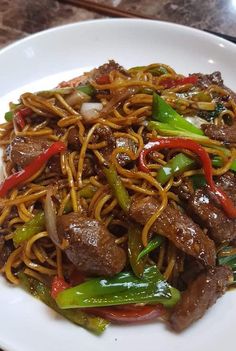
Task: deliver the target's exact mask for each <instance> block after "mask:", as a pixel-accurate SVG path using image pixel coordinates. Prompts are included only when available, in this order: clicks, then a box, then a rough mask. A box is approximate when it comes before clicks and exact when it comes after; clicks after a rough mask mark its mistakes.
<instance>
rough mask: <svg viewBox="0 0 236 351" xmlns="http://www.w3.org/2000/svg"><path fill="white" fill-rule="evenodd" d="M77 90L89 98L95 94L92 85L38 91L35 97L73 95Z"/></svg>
mask: <svg viewBox="0 0 236 351" xmlns="http://www.w3.org/2000/svg"><path fill="white" fill-rule="evenodd" d="M75 90H78V91H81V92H83V93H85V94H87V95H89V96H92V95H93V94H94V92H95V89H94V88H93V87H92V85H90V84H87V85H80V86H78V87H76V88H73V87H65V88H55V89H51V90H42V91H38V92H37V95H41V96H45V97H50V96H53V95H55V94H61V95H69V94H71V93H73V91H75Z"/></svg>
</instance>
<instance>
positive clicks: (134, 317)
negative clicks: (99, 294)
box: [86, 304, 166, 323]
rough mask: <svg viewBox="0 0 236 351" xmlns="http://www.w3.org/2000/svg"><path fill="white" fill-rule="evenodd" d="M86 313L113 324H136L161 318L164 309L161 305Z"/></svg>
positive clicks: (94, 309) (97, 309)
mask: <svg viewBox="0 0 236 351" xmlns="http://www.w3.org/2000/svg"><path fill="white" fill-rule="evenodd" d="M86 312H89V313H91V314H94V315H95V316H99V317H102V318H105V319H107V320H109V321H112V322H115V323H137V322H143V321H147V320H152V319H156V318H158V317H161V316H163V315H164V314H165V313H166V309H165V307H164V306H163V305H161V304H158V305H153V306H150V305H148V306H137V307H136V306H132V305H127V306H125V305H124V306H122V307H118V306H117V307H93V308H86Z"/></svg>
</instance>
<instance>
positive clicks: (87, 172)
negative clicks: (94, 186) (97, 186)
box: [83, 157, 96, 178]
mask: <svg viewBox="0 0 236 351" xmlns="http://www.w3.org/2000/svg"><path fill="white" fill-rule="evenodd" d="M95 174H96V173H95V165H94V162H93V160H92V158H90V157H85V159H84V165H83V177H84V178H88V177H91V176H93V175H95Z"/></svg>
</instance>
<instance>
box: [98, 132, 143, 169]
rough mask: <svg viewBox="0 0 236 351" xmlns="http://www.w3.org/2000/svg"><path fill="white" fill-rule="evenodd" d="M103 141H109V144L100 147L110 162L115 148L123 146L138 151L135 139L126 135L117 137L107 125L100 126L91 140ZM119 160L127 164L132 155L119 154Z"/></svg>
mask: <svg viewBox="0 0 236 351" xmlns="http://www.w3.org/2000/svg"><path fill="white" fill-rule="evenodd" d="M102 141H107V146H106V147H104V148H102V149H100V150H99V151H100V152H101V154H102V156H103V157H104V158H105V160H106V161H107V162H108V163H109V162H110V158H111V154H112V151H113V150H114V149H115V148H118V147H122V148H125V149H129V150H131V151H133V152H134V153H135V152H136V151H137V144H136V143H135V142H134V141H133V140H131V139H129V138H125V137H118V138H115V137H114V136H113V134H112V130H111V128H109V127H107V126H100V127H98V128H97V129H96V130H95V131H94V134H93V139H92V141H91V142H93V143H99V142H102ZM117 160H118V162H119V164H120V165H121V166H122V167H124V166H126V165H127V164H128V163H129V162H131V159H130V157H129V156H128V155H127V154H123V153H120V154H118V155H117Z"/></svg>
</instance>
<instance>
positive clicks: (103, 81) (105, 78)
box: [95, 74, 111, 85]
mask: <svg viewBox="0 0 236 351" xmlns="http://www.w3.org/2000/svg"><path fill="white" fill-rule="evenodd" d="M95 81H96V83H97V84H100V85H102V84H109V83H111V81H110V77H109V75H108V74H104V75H103V76H100V77H97V78H96V79H95Z"/></svg>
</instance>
